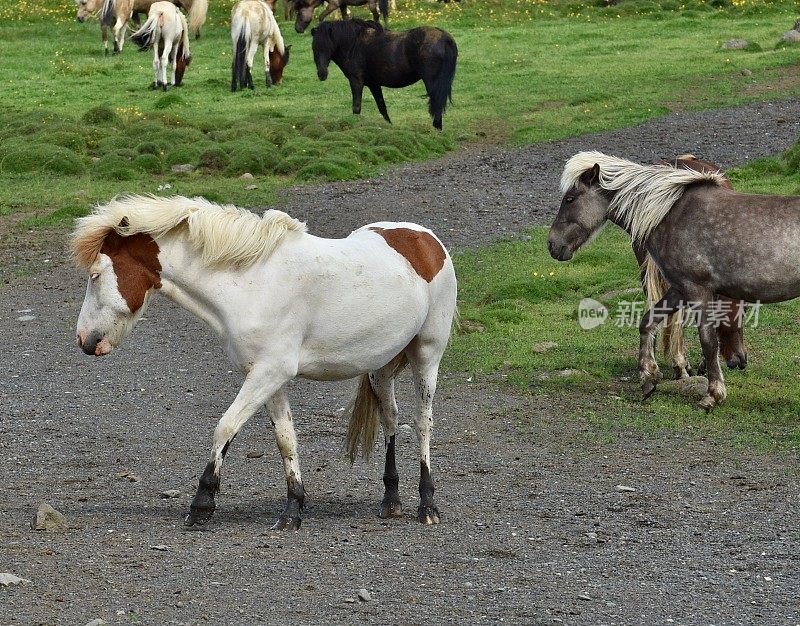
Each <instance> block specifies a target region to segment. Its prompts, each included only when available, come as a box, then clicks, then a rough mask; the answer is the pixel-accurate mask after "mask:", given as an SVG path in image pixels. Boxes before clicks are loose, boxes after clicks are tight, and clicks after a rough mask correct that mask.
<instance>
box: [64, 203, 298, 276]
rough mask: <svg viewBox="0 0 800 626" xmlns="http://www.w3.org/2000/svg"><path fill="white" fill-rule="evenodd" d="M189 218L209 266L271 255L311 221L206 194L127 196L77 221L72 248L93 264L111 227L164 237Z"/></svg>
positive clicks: (125, 232) (191, 236)
mask: <svg viewBox="0 0 800 626" xmlns="http://www.w3.org/2000/svg"><path fill="white" fill-rule="evenodd" d="M183 223H185V224H186V226H187V231H188V233H187V237H188V240H189V242H190V243H191V244H192V245H193V246H194V247H195V248H196V249H197V250H198V251H199V252H200V253H201V255H202V258H203V261H204V262H205V263H206V264H208V265H225V264H228V265H238V266H242V267H246V266H248V265H252V264H253V263H255V262H256V261H258V260H259V259H263V258H265V257H267V256H269V255H270V254H271V253H272V251H273V250H274V249H275V248H276V247H277V246H278V245H279V244H280V243H281V242H282V241H283V239H284V238H285V237H286V235H287V234H289V233H293V232H294V233H304V232H306V225H305V223H303V222H300V221H298V220H296V219H294V218H293V217H290V216H289V215H287V214H286V213H283V212H282V211H275V210H269V211H265V212H264V215H263V216H258V215H256V214H255V213H252V212H250V211H248V210H247V209H240V208H238V207H235V206H232V205H230V204H226V205H220V204H215V203H213V202H209V201H208V200H206V199H204V198H184V197H183V196H172V197H171V198H159V197H156V196H138V195H126V196H121V197H119V198H114V199H113V200H112V201H111V202H109V203H108V204H104V205H98V206H97V207H95V209H94V211H93V212H92V213H91V214H89V215H87V216H86V217H81V218H79V219H78V220H77V221H76V225H75V231H74V232H73V234H72V252H73V255H74V257H75V259H76V260H77V262H78V263H79V264H80V265H81V266H83V267H84V268H87V269H88V268H89V267H90V266H91V265H92V264H93V263H94V262H95V260H96V259H97V255H98V254H99V253H100V248H101V247H102V245H103V241H104V240H105V238H106V236H107V235H108V234H109V233H110V232H111V231H116V232H117V233H119V234H120V235H122V236H125V237H127V236H130V235H135V234H137V233H146V234H148V235H150V236H151V237H153V238H154V239H158V238H159V237H162V236H164V235H165V234H167V233H168V232H169V231H171V230H172V229H173V228H175V227H177V226H179V225H181V224H183Z"/></svg>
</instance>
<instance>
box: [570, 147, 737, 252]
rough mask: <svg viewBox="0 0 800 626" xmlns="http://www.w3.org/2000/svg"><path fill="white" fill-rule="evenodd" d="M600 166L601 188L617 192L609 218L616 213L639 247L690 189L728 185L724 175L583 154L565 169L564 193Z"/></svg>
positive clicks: (592, 153)
mask: <svg viewBox="0 0 800 626" xmlns="http://www.w3.org/2000/svg"><path fill="white" fill-rule="evenodd" d="M595 163H597V164H598V165H599V166H600V180H599V183H600V187H602V188H603V189H605V190H607V191H614V192H616V193H615V195H614V199H613V200H612V201H611V203H610V204H609V206H608V212H607V215H610V214H612V213H616V214H617V215H618V216H619V217H620V218H621V219H622V222H623V224H624V225H625V227H626V228H627V229H628V231H629V232H630V234H631V239H632V240H633V241H634V242H635V243H641V242H642V241H644V240H645V239H647V237H648V236H649V235H650V233H652V232H653V230H654V229H655V228H656V227H657V226H658V225H659V224H660V223H661V221H662V220H663V219H664V218H665V217H666V215H667V213H669V212H670V209H672V207H673V206H674V205H675V203H676V202H677V201H678V200H679V199H680V197H681V196H682V195H683V191H684V190H685V189H686V186H687V185H691V184H692V183H699V182H703V181H706V182H712V183H715V184H717V185H720V186H721V185H723V184H724V183H725V180H726V179H725V175H724V174H723V173H722V172H720V171H717V172H697V171H694V170H690V169H686V168H676V167H672V166H671V165H639V164H638V163H634V162H633V161H628V160H626V159H620V158H618V157H614V156H609V155H607V154H603V153H602V152H597V151H590V152H579V153H578V154H576V155H575V156H573V157H572V158H571V159H569V161H567V164H566V165H565V166H564V173H563V174H562V175H561V193H567V191H568V190H569V189H570V188H571V187H573V186H574V185H575V184H576V183H577V182H578V179H579V178H580V177H581V174H583V173H584V172H586V171H587V170H590V169H592V167H594V164H595Z"/></svg>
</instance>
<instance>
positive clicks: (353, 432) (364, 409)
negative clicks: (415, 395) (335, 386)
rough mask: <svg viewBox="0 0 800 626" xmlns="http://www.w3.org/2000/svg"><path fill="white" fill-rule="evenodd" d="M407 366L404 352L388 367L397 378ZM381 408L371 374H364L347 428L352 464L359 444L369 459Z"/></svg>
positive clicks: (348, 452) (376, 432)
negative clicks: (370, 377) (370, 379)
mask: <svg viewBox="0 0 800 626" xmlns="http://www.w3.org/2000/svg"><path fill="white" fill-rule="evenodd" d="M406 365H408V358H407V357H406V355H405V353H404V352H401V353H400V354H398V355H397V356H396V357H394V359H392V360H391V361H390V362H389V363H388V365H387V366H391V367H392V376H396V375H397V374H399V373H400V372H401V371H402V370H403V368H405V366H406ZM380 408H381V403H380V401H379V400H378V396H377V395H376V394H375V390H374V389H373V388H372V383H370V382H369V374H363V375H362V376H361V381H360V382H359V385H358V392H357V393H356V397H355V399H354V400H353V402H352V409H353V411H352V413H351V414H350V423H349V424H348V426H347V454H348V456H349V457H350V463H355V461H356V456H358V446H359V444H360V445H361V456H363V457H364V458H365V459H369V455H370V453H371V452H372V447H373V446H374V445H375V440H376V439H377V438H378V423H379V422H380V417H381V413H380Z"/></svg>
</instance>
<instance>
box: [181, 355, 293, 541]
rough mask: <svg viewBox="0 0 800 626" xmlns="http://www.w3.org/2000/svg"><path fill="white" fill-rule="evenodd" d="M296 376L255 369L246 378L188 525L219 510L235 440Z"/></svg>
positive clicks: (223, 422) (220, 429)
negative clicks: (222, 483)
mask: <svg viewBox="0 0 800 626" xmlns="http://www.w3.org/2000/svg"><path fill="white" fill-rule="evenodd" d="M291 378H292V376H281V375H279V374H278V373H277V372H276V371H275V370H269V371H268V370H266V369H265V368H259V369H253V370H251V371H250V373H249V374H248V375H247V378H245V381H244V384H243V385H242V388H241V389H240V390H239V393H238V394H237V395H236V399H235V400H234V401H233V404H231V406H230V407H228V410H227V411H225V414H224V415H223V416H222V418H221V419H220V420H219V423H218V424H217V427H216V429H214V443H213V445H212V447H211V458H210V460H209V462H208V463H207V464H206V467H205V470H204V471H203V474H202V476H200V484H199V485H198V487H197V493H196V494H195V496H194V500H192V504H191V506H190V508H189V514H188V515H187V516H186V519H185V521H184V524H186V526H194V525H195V524H205V523H206V522H207V521H208V520H210V519H211V516H212V515H213V514H214V510H215V509H216V503H215V501H214V496H215V495H216V493H217V492H218V491H219V485H220V474H221V472H222V463H223V460H224V458H225V454H226V453H227V452H228V446H229V445H230V443H231V441H233V438H234V437H236V434H237V433H238V432H239V430H240V429H241V428H242V426H244V424H245V423H246V422H247V420H249V419H250V418H251V417H252V415H253V414H254V413H255V412H256V411H257V410H258V408H259V407H260V406H261V405H263V404H264V403H265V402H266V401H267V400H269V398H271V397H272V396H273V394H275V392H276V391H278V390H279V389H280V388H281V387H282V386H283V385H284V384H285V383H286V382H287V381H288V380H291Z"/></svg>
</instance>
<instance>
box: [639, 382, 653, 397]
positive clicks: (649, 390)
mask: <svg viewBox="0 0 800 626" xmlns="http://www.w3.org/2000/svg"><path fill="white" fill-rule="evenodd" d="M655 390H656V384H655V383H654V382H653V381H652V380H647V381H645V382H643V383H642V400H647V398H649V397H650V396H652V395H653V393H654V392H655Z"/></svg>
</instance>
